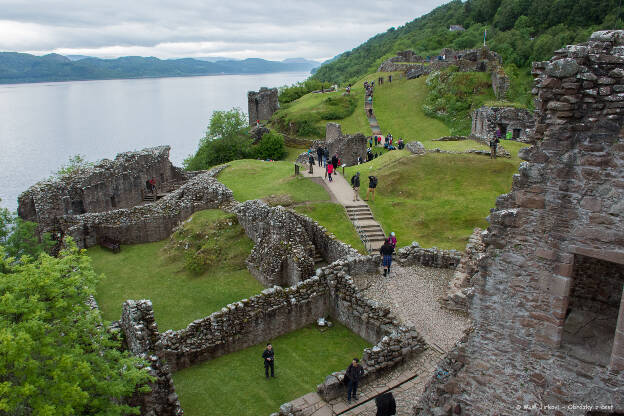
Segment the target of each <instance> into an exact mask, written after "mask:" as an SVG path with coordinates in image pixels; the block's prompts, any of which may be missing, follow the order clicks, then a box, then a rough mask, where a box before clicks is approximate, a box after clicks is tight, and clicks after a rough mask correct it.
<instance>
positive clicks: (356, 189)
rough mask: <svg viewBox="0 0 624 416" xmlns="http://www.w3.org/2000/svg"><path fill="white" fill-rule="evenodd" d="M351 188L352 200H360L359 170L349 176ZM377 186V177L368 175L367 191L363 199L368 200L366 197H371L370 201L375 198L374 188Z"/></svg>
mask: <svg viewBox="0 0 624 416" xmlns="http://www.w3.org/2000/svg"><path fill="white" fill-rule="evenodd" d="M351 188H352V189H353V201H354V202H355V201H359V200H360V172H356V173H355V175H353V176H352V177H351ZM376 188H377V177H376V176H372V175H371V176H369V177H368V191H366V199H365V200H364V201H368V197H369V196H371V197H372V199H371V200H372V201H374V200H375V189H376Z"/></svg>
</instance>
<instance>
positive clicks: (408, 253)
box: [397, 241, 462, 269]
mask: <svg viewBox="0 0 624 416" xmlns="http://www.w3.org/2000/svg"><path fill="white" fill-rule="evenodd" d="M397 255H398V257H397V261H398V262H399V263H400V264H402V265H405V266H411V265H414V264H420V265H421V266H426V267H436V268H441V269H455V268H456V267H457V266H458V265H459V262H460V261H461V258H462V253H461V252H459V251H457V250H442V249H439V248H437V247H432V248H422V247H420V245H419V244H418V243H417V242H416V241H414V242H412V244H411V245H409V246H405V247H402V248H400V249H399V250H398V251H397Z"/></svg>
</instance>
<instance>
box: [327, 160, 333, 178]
mask: <svg viewBox="0 0 624 416" xmlns="http://www.w3.org/2000/svg"><path fill="white" fill-rule="evenodd" d="M332 173H334V165H332V164H331V163H328V164H327V177H328V178H329V181H330V182H332V181H333V179H332Z"/></svg>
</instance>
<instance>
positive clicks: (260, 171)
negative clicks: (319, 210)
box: [218, 159, 329, 202]
mask: <svg viewBox="0 0 624 416" xmlns="http://www.w3.org/2000/svg"><path fill="white" fill-rule="evenodd" d="M228 164H229V165H230V166H229V167H227V168H225V169H224V170H223V171H222V172H221V173H220V174H219V176H218V179H219V181H221V182H222V183H223V184H224V185H225V186H227V187H228V188H230V189H231V190H232V192H234V198H236V200H237V201H241V202H242V201H247V200H250V199H260V198H266V197H268V196H270V195H284V196H289V197H290V199H291V200H292V201H293V202H305V201H329V194H328V193H327V191H326V190H325V189H323V186H321V185H319V184H318V183H315V182H312V181H311V180H308V179H305V178H303V177H297V178H295V176H294V173H295V171H294V165H293V163H292V162H286V161H279V162H263V161H260V160H250V159H244V160H235V161H232V162H229V163H228Z"/></svg>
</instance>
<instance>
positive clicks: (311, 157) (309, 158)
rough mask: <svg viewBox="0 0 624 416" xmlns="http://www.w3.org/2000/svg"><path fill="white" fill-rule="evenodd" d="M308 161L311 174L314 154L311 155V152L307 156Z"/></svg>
mask: <svg viewBox="0 0 624 416" xmlns="http://www.w3.org/2000/svg"><path fill="white" fill-rule="evenodd" d="M308 163H310V175H312V173H313V168H314V156H312V153H310V156H309V157H308Z"/></svg>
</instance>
